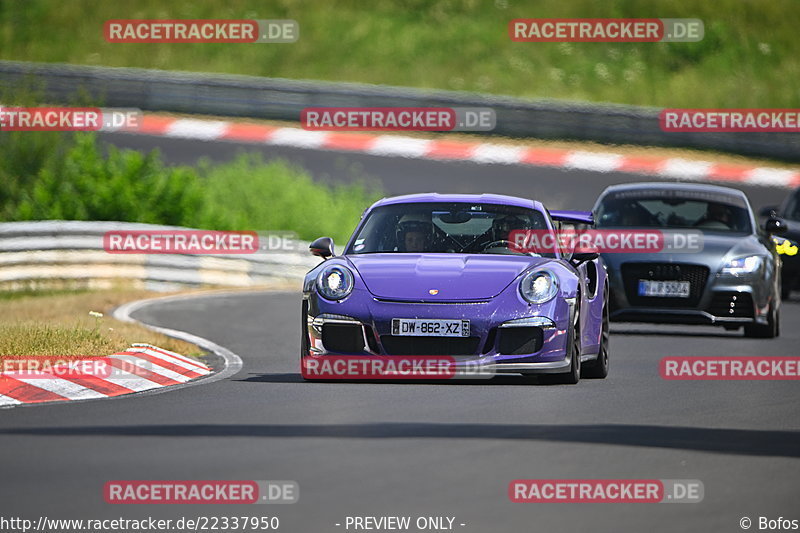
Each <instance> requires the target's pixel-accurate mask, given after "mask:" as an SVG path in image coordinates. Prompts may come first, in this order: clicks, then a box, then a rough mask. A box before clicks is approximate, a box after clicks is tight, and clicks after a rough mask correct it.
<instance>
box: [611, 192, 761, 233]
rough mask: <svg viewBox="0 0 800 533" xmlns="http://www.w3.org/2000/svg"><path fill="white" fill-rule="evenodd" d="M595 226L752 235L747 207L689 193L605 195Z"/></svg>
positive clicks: (728, 199) (735, 201)
mask: <svg viewBox="0 0 800 533" xmlns="http://www.w3.org/2000/svg"><path fill="white" fill-rule="evenodd" d="M595 219H596V221H597V222H596V226H597V227H598V228H600V227H606V228H608V227H625V228H627V227H631V228H634V227H635V228H664V229H697V230H703V231H717V232H730V233H751V232H752V227H751V225H750V216H749V214H748V209H747V206H746V205H745V204H744V203H743V201H742V200H740V199H739V198H736V197H723V196H719V195H713V194H709V193H704V192H697V193H692V192H688V191H673V190H670V191H657V192H654V191H626V192H622V193H617V194H613V193H612V194H609V195H607V196H605V197H604V198H603V199H602V201H601V202H600V205H599V206H598V207H597V211H596V213H595Z"/></svg>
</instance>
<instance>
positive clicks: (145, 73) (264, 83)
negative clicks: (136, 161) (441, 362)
mask: <svg viewBox="0 0 800 533" xmlns="http://www.w3.org/2000/svg"><path fill="white" fill-rule="evenodd" d="M26 78H32V79H33V80H35V81H36V83H37V84H39V85H40V86H41V88H42V90H43V92H44V96H45V97H46V98H47V99H48V100H50V101H52V102H53V103H71V102H74V99H75V96H76V95H77V94H79V93H81V92H83V93H84V94H88V95H91V96H92V97H93V98H96V99H97V101H98V103H99V104H101V105H104V106H110V107H135V108H139V109H142V110H149V111H170V112H178V113H190V114H205V115H221V116H233V117H253V118H264V119H278V120H293V121H296V120H299V118H300V112H301V110H302V109H303V108H306V107H315V106H318V107H321V106H353V107H391V106H409V107H450V106H453V107H456V106H458V107H491V108H493V109H494V110H495V113H496V116H497V127H496V128H495V130H494V131H493V132H492V134H499V135H509V136H514V137H536V138H541V139H574V140H581V141H595V142H600V143H610V144H635V145H649V146H668V147H691V148H699V149H709V150H719V151H724V152H733V153H739V154H744V155H751V156H762V157H771V158H778V159H785V160H790V161H800V134H795V133H691V132H686V133H678V132H674V133H667V132H663V131H661V128H660V126H659V120H658V113H659V109H656V108H646V107H635V106H625V105H610V104H586V103H570V102H564V101H559V100H522V99H516V98H509V97H501V96H488V95H481V94H472V93H463V92H452V91H441V90H436V91H433V90H420V89H411V88H401V87H389V86H378V85H366V84H356V83H325V82H311V81H294V80H286V79H275V78H259V77H254V76H232V75H222V74H209V73H188V72H171V71H161V70H144V69H132V68H108V67H88V66H76V65H65V64H55V63H25V62H17V61H0V86H2V85H9V86H10V85H17V84H20V83H22V82H23V81H24V80H25V79H26Z"/></svg>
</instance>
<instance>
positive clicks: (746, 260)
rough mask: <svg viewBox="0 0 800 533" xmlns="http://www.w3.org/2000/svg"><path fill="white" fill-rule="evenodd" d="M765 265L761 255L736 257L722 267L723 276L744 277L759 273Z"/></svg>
mask: <svg viewBox="0 0 800 533" xmlns="http://www.w3.org/2000/svg"><path fill="white" fill-rule="evenodd" d="M763 264H764V258H763V257H761V256H760V255H748V256H747V257H735V258H733V259H731V260H730V261H728V262H727V263H725V266H723V267H722V273H723V274H730V275H732V276H742V275H745V274H752V273H753V272H757V271H758V270H759V269H760V268H761V266H762V265H763Z"/></svg>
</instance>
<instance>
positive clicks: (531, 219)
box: [347, 203, 547, 254]
mask: <svg viewBox="0 0 800 533" xmlns="http://www.w3.org/2000/svg"><path fill="white" fill-rule="evenodd" d="M543 229H547V223H546V220H545V216H544V214H542V213H541V212H540V211H536V210H534V209H526V208H524V207H516V206H506V205H498V204H468V203H418V204H394V205H387V206H383V207H379V208H377V209H375V210H373V211H372V212H371V213H370V214H369V215H368V217H367V220H366V221H365V222H364V225H363V226H362V227H361V230H360V231H359V232H358V235H356V238H355V239H354V240H353V243H352V245H351V246H350V248H349V249H348V251H347V253H350V254H366V253H379V252H383V253H386V252H394V253H404V252H408V253H431V252H434V253H517V254H518V253H519V252H514V251H513V250H509V247H508V246H507V244H508V240H509V234H510V232H512V231H515V230H543Z"/></svg>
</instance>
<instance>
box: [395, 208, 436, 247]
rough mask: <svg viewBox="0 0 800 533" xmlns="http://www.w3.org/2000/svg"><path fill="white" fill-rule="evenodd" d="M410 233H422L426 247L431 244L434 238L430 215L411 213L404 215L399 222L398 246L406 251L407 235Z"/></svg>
mask: <svg viewBox="0 0 800 533" xmlns="http://www.w3.org/2000/svg"><path fill="white" fill-rule="evenodd" d="M409 233H420V234H421V235H422V238H423V239H424V243H425V246H424V247H427V246H428V245H429V244H430V241H431V237H432V236H433V223H432V222H431V218H430V215H425V214H423V213H410V214H406V215H403V216H402V217H401V218H400V220H399V221H398V222H397V244H398V247H399V248H400V249H401V250H405V251H412V250H406V247H407V246H406V235H407V234H409ZM413 251H424V250H421V249H420V250H413Z"/></svg>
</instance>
